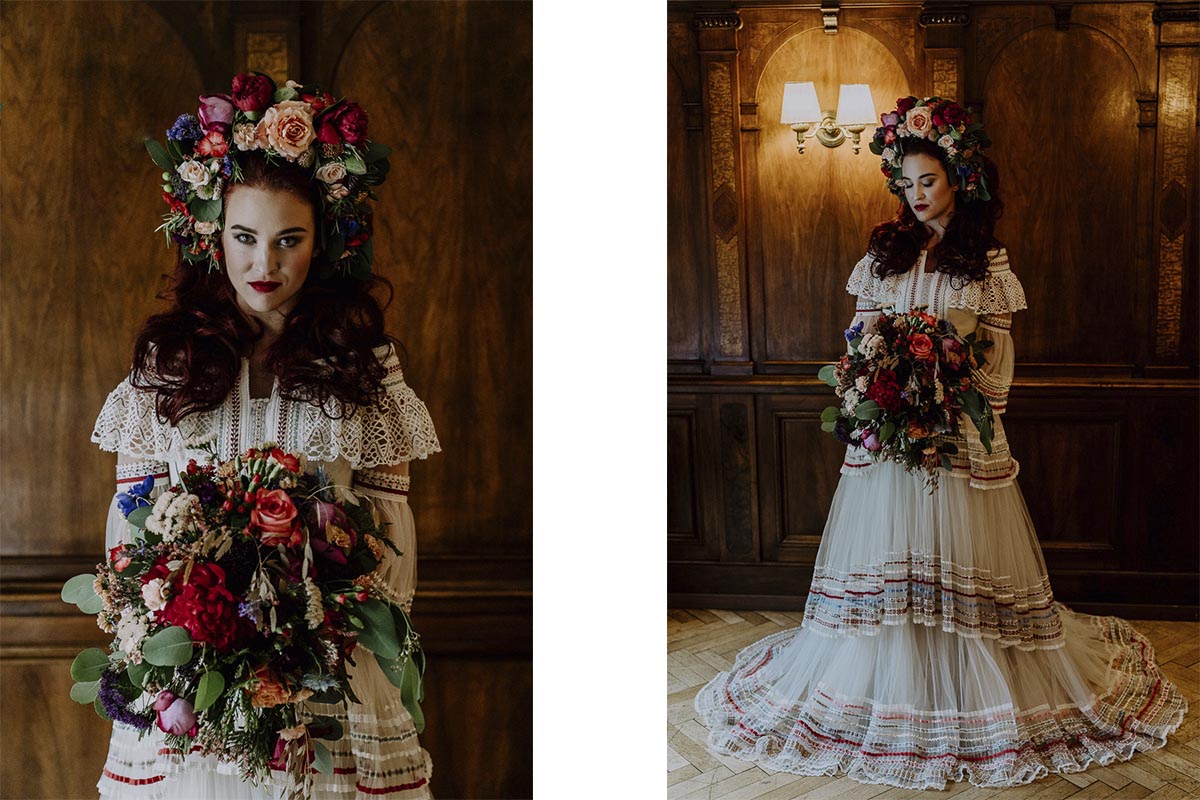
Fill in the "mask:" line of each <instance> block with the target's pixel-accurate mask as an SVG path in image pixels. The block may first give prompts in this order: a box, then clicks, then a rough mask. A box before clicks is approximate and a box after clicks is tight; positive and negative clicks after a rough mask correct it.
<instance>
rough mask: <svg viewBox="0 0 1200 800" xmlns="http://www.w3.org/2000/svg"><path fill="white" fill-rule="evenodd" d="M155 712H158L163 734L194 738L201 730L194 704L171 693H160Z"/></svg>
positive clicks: (159, 724) (155, 702)
mask: <svg viewBox="0 0 1200 800" xmlns="http://www.w3.org/2000/svg"><path fill="white" fill-rule="evenodd" d="M154 710H155V711H157V712H158V729H159V730H160V731H162V732H163V733H173V734H175V735H176V736H183V735H185V734H186V735H188V736H192V737H194V736H195V735H196V733H197V732H198V731H199V729H200V726H199V723H198V722H197V721H196V712H195V710H194V709H193V708H192V704H191V703H189V702H188V701H187V700H184V699H183V698H182V697H176V696H175V695H173V694H172V693H171V692H167V691H162V692H159V693H158V697H157V698H156V699H155V700H154Z"/></svg>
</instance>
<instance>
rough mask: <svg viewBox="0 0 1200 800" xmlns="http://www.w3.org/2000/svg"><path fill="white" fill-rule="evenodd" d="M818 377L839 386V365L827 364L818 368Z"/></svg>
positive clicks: (831, 384)
mask: <svg viewBox="0 0 1200 800" xmlns="http://www.w3.org/2000/svg"><path fill="white" fill-rule="evenodd" d="M817 377H818V378H820V379H821V380H822V381H824V382H825V383H827V384H829V385H830V386H837V367H836V366H835V365H833V364H826V365H825V366H823V367H821V368H820V369H819V370H817Z"/></svg>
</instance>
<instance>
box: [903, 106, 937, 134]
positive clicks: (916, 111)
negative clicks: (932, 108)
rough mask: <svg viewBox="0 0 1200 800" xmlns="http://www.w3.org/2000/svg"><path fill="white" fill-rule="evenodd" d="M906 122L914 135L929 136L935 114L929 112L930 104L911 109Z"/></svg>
mask: <svg viewBox="0 0 1200 800" xmlns="http://www.w3.org/2000/svg"><path fill="white" fill-rule="evenodd" d="M904 124H905V125H907V126H908V130H909V131H910V132H911V133H912V134H913V135H914V136H918V137H922V136H927V135H928V134H929V131H930V130H931V129H932V127H933V115H932V114H930V113H929V106H918V107H916V108H913V109H910V110H909V112H908V116H907V117H906V118H905V120H904Z"/></svg>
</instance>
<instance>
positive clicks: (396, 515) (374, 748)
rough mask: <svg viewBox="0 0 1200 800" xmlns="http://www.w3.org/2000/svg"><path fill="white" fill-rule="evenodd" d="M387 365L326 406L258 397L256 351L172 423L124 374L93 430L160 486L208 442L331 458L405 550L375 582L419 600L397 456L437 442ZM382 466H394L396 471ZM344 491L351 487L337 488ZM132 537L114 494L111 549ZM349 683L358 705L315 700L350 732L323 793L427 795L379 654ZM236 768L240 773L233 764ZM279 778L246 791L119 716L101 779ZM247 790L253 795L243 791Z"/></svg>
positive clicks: (136, 782) (231, 787)
mask: <svg viewBox="0 0 1200 800" xmlns="http://www.w3.org/2000/svg"><path fill="white" fill-rule="evenodd" d="M375 355H376V357H377V358H378V359H379V360H380V362H381V363H382V364H383V366H384V368H385V370H386V375H385V377H384V380H383V396H382V399H381V400H380V401H379V402H378V403H377V404H375V405H373V406H369V407H359V408H354V409H348V408H345V407H343V406H342V404H341V403H340V402H338V401H337V400H336V399H334V400H330V401H329V402H328V403H327V404H326V406H324V407H320V406H318V405H316V404H315V403H311V402H302V401H292V400H288V399H286V398H284V397H283V396H282V393H281V391H280V387H279V383H278V381H275V382H274V384H273V386H272V390H271V394H270V396H268V397H261V398H252V397H251V396H250V371H249V361H247V360H246V359H243V360H242V363H241V371H240V374H239V377H238V381H237V385H236V386H235V387H234V389H233V390H232V391H231V392H230V393H229V396H228V397H227V398H226V399H225V401H224V402H223V403H222V404H221V405H220V406H218V407H216V408H214V409H211V410H209V411H205V412H200V413H195V414H191V415H189V416H187V417H185V418H184V419H183V420H181V421H180V423H179V424H178V425H177V426H176V425H171V424H170V423H169V422H168V421H166V420H160V419H159V418H158V416H157V414H156V413H155V408H154V399H155V395H154V392H153V391H143V390H139V389H137V388H135V387H133V386H132V385H131V384H130V382H129V378H126V379H125V380H123V381H122V382H121V383H120V384H119V385H118V386H117V388H116V389H114V390H113V391H112V392H111V393H110V394H109V396H108V399H107V400H106V401H105V404H104V407H103V409H102V410H101V412H100V415H99V417H98V418H97V420H96V425H95V429H94V430H93V432H92V441H93V442H95V443H96V444H98V445H99V446H100V447H101V449H103V450H108V451H110V452H119V453H122V454H123V455H124V456H125V458H126V459H133V462H132V463H122V464H120V465H119V466H118V468H117V481H118V485H119V486H120V485H121V484H124V483H132V482H136V481H140V480H142V478H143V477H144V476H145V475H147V474H152V475H154V476H155V479H156V482H155V493H156V494H157V493H158V492H161V491H162V490H163V489H164V488H165V487H166V486H167V485H168V481H169V482H170V483H175V482H177V481H178V479H179V473H180V471H181V470H183V469H186V467H187V464H188V460H189V459H192V458H195V459H196V460H197V461H198V462H201V463H204V462H205V461H206V460H207V458H208V454H207V453H206V452H205V447H206V445H207V446H211V445H215V449H216V451H217V454H218V458H219V459H220V460H222V461H224V460H227V459H231V458H233V457H234V456H235V455H237V454H239V453H243V452H245V451H246V450H247V449H249V448H251V447H258V446H260V445H262V444H264V443H267V442H273V443H275V444H277V445H278V446H280V447H281V448H283V449H284V450H286V451H289V452H294V453H303V454H304V455H306V456H307V457H308V467H307V469H308V471H309V472H315V471H316V470H317V469H318V468H319V467H323V468H324V470H325V472H326V474H327V476H328V477H329V480H330V481H331V483H333V485H334V486H335V487H352V488H353V491H354V493H355V494H357V495H358V496H360V497H363V498H366V499H367V501H368V502H370V503H371V504H372V505H373V507H374V509H375V512H376V513H377V515H378V516H379V519H380V521H381V522H384V523H386V525H387V531H388V536H389V537H390V538H391V539H392V542H393V543H394V544H395V545H396V547H397V548H398V549H399V550H400V553H401V555H400V556H397V557H395V558H393V559H390V560H389V561H388V562H386V563H385V564H384V565H381V566H380V568H379V569H378V570H377V571H376V575H375V585H376V586H378V587H379V588H380V589H381V590H382V591H384V592H385V593H386V594H388V596H389V597H390V598H391V599H392V600H393V601H394V602H397V603H401V604H403V605H404V606H406V607H411V604H412V599H413V594H414V591H415V587H416V576H417V572H416V533H415V527H414V522H413V515H412V512H411V510H410V508H409V506H408V490H409V483H410V477H409V475H408V474H407V468H406V467H405V468H404V469H401V470H397V469H396V465H403V464H404V463H405V462H408V461H411V460H412V459H417V458H421V459H423V458H426V457H428V456H429V455H430V454H432V453H436V452H439V451H440V450H441V445H440V443H439V441H438V438H437V433H436V431H435V430H434V427H433V422H432V420H431V419H430V416H429V412H428V410H427V409H426V407H425V404H424V403H422V402H421V400H420V399H418V398H417V396H416V394H415V393H414V392H413V390H412V389H411V388H409V387H408V385H407V384H406V383H405V382H404V376H403V374H402V371H401V367H400V361H399V358H398V356H397V354H396V352H395V350H394V349H393V348H391V346H390V345H389V346H385V347H381V348H378V349H377V350H376V351H375ZM380 467H391V469H389V470H384V469H379V468H380ZM335 491H339V492H344V488H340V489H335ZM127 536H128V530H127V526H126V524H125V519H124V517H123V516H122V515H121V513H120V510H119V507H118V504H117V501H116V498H115V497H114V500H113V502H112V504H111V506H110V508H109V516H108V524H107V533H106V547H108V548H112V547H114V546H116V545H117V544H118V543H119V542H121V541H125V540H126V539H127ZM350 674H351V680H352V686H354V687H355V693H356V694H357V695H358V697H359V698H360V699H362V701H363V702H362V703H361V704H351V706H350V710H349V714H347V713H346V710H345V709H343V708H342V707H341V706H332V705H330V706H326V705H322V704H319V703H309V704H308V705H309V706H310V708H311V709H312V710H313V713H317V714H325V715H328V716H332V717H335V718H336V719H338V720H339V722H341V724H342V726H343V728H344V729H345V731H346V735H345V736H344V737H343V738H342V739H341V740H339V741H338V742H337V743H336V744H335V745H331V747H330V750H331V753H332V756H333V766H334V771H333V773H332V774H331V775H329V776H317V778H316V788H317V794H316V796H317V797H347V798H349V797H356V796H357V797H368V796H376V795H383V794H386V795H387V796H388V797H395V798H402V799H403V800H417V798H422V799H425V798H429V797H430V796H431V795H430V793H429V787H428V781H429V776H430V774H431V772H432V762H431V761H430V759H429V755H428V753H427V752H426V751H425V750H424V749H423V748H422V747H421V746H420V743H419V742H418V739H417V731H416V728H415V725H414V722H413V720H412V717H411V716H410V715H409V713H408V711H407V710H405V709H404V707H403V705H402V704H401V703H400V699H399V693H398V692H396V691H395V688H394V687H393V686H392V685H391V683H390V682H389V681H388V680H387V678H386V677H385V676H384V675H383V673H382V672H381V671H380V669H379V668H378V665H377V664H376V663H375V661H374V659H369V658H367V659H358V660H357V662H356V665H355V666H353V667H352V668H351V673H350ZM231 770H232V771H231ZM280 786H281V784H275V785H274V786H273V787H266V788H263V789H257V790H253V791H250V790H249V788H248V787H243V786H242V784H241V781H240V779H239V778H238V776H237V775H236V770H235V769H234V768H231V767H229V766H228V765H226V764H222V763H218V762H217V761H216V759H215V757H212V756H209V757H201V756H199V754H198V753H190V754H180V753H172V752H171V751H169V750H167V749H165V748H162V741H161V736H159V735H150V736H146V737H145V738H143V739H139V738H138V736H137V734H136V732H134V731H133V729H132V728H129V727H127V726H124V725H120V724H118V725H114V727H113V734H112V739H111V741H110V745H109V754H108V760H107V762H106V764H105V768H104V772H103V776H102V777H101V779H100V783H99V789H100V794H101V797H102V798H104V800H109V799H110V798H118V797H120V798H125V797H137V798H144V799H145V800H158V799H159V798H165V797H205V798H213V800H215V799H216V798H225V797H234V796H236V797H246V798H251V797H253V798H254V800H268V799H269V798H274V797H276V796H277V795H278V793H279V791H280ZM248 791H250V793H249V794H247V792H248Z"/></svg>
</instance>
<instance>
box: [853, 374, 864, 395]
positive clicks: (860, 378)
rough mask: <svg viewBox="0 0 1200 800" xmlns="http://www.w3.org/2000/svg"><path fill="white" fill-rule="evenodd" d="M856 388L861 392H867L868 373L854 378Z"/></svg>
mask: <svg viewBox="0 0 1200 800" xmlns="http://www.w3.org/2000/svg"><path fill="white" fill-rule="evenodd" d="M854 388H855V389H857V390H858V391H860V392H866V391H867V376H866V375H859V376H858V377H857V378H856V379H855V380H854Z"/></svg>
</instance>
